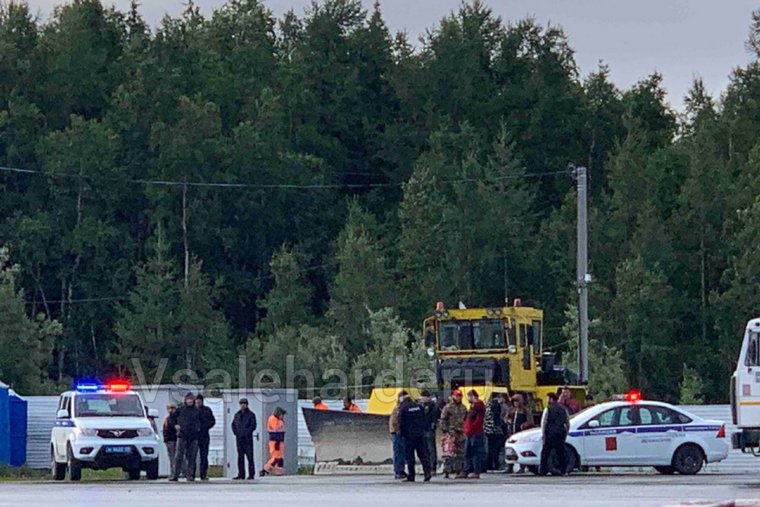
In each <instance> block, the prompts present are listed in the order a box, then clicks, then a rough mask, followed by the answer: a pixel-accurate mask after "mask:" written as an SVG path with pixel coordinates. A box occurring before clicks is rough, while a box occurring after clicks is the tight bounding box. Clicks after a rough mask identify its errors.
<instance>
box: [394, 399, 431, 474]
mask: <svg viewBox="0 0 760 507" xmlns="http://www.w3.org/2000/svg"><path fill="white" fill-rule="evenodd" d="M399 395H400V396H401V398H402V401H401V406H400V407H399V410H398V429H399V433H401V437H402V438H403V439H404V452H405V454H406V468H407V473H406V480H407V481H408V482H414V475H415V470H414V453H415V451H416V452H417V457H418V458H419V460H420V463H422V470H423V472H424V474H425V482H427V481H429V480H430V478H431V477H432V476H433V473H432V471H431V469H430V459H429V458H428V453H427V448H426V447H425V428H426V427H427V420H426V419H425V410H424V409H423V408H422V406H421V405H420V404H419V403H415V402H414V401H412V399H411V398H410V397H409V394H408V393H407V392H406V391H401V393H399Z"/></svg>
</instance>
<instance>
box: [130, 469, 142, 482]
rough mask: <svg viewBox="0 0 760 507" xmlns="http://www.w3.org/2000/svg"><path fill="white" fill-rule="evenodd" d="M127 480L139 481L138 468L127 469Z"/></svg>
mask: <svg viewBox="0 0 760 507" xmlns="http://www.w3.org/2000/svg"><path fill="white" fill-rule="evenodd" d="M127 479H128V480H130V481H139V480H140V467H139V466H136V467H135V468H127Z"/></svg>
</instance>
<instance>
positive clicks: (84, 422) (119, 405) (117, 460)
mask: <svg viewBox="0 0 760 507" xmlns="http://www.w3.org/2000/svg"><path fill="white" fill-rule="evenodd" d="M157 416H158V413H157V411H156V410H155V409H150V410H149V409H147V408H146V407H145V403H143V400H142V398H141V397H140V395H139V394H138V393H136V392H134V391H132V389H131V386H130V385H129V383H127V382H110V383H108V384H106V385H99V384H96V383H86V384H82V383H80V384H78V385H77V387H76V389H74V390H73V391H66V392H65V393H63V394H61V397H60V399H59V401H58V412H57V413H56V419H55V425H54V426H53V429H52V431H51V434H50V461H51V473H52V476H53V479H54V480H57V481H61V480H63V479H64V478H65V477H66V472H67V471H68V475H69V480H71V481H78V480H80V479H81V477H82V469H83V468H91V469H94V470H105V469H108V468H121V469H122V470H123V471H124V472H126V474H127V476H128V478H129V479H130V480H138V479H139V478H140V472H141V471H143V470H144V471H145V472H146V475H147V477H148V479H149V480H155V479H158V453H159V445H160V439H159V437H158V435H157V434H156V432H155V431H154V430H153V426H152V425H151V422H150V420H149V419H148V418H149V417H157Z"/></svg>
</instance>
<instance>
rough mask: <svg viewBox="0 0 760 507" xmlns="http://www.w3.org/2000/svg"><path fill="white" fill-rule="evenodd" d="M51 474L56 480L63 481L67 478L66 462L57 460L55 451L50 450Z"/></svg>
mask: <svg viewBox="0 0 760 507" xmlns="http://www.w3.org/2000/svg"><path fill="white" fill-rule="evenodd" d="M50 475H52V476H53V480H54V481H62V480H64V479H65V478H66V463H58V462H57V461H56V460H55V451H53V450H52V449H51V450H50Z"/></svg>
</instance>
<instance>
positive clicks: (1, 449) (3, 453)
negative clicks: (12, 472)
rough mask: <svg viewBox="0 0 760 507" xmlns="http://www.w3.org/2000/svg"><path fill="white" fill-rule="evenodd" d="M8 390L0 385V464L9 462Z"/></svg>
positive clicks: (9, 422) (9, 424)
mask: <svg viewBox="0 0 760 507" xmlns="http://www.w3.org/2000/svg"><path fill="white" fill-rule="evenodd" d="M9 394H10V393H9V389H8V387H7V386H5V385H0V463H3V464H6V465H7V464H8V463H10V460H11V421H10V407H9V398H10V396H9Z"/></svg>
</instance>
